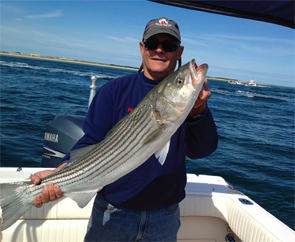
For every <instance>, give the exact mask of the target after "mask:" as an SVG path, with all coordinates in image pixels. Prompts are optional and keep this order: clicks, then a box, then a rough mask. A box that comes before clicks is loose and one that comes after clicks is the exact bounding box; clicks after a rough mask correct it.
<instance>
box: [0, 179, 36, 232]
mask: <svg viewBox="0 0 295 242" xmlns="http://www.w3.org/2000/svg"><path fill="white" fill-rule="evenodd" d="M27 184H28V183H27V182H13V183H1V184H0V207H1V209H2V226H1V231H3V230H5V229H7V228H8V227H10V226H11V225H12V224H14V223H15V222H16V221H17V220H18V219H19V218H20V217H21V216H22V215H23V214H24V213H25V212H26V211H27V210H29V209H30V208H31V207H32V205H33V202H32V201H29V200H28V197H27V195H26V189H27Z"/></svg>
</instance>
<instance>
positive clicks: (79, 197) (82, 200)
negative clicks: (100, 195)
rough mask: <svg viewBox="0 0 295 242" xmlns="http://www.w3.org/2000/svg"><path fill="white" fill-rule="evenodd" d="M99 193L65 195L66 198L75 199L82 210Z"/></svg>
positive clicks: (70, 193) (71, 193)
mask: <svg viewBox="0 0 295 242" xmlns="http://www.w3.org/2000/svg"><path fill="white" fill-rule="evenodd" d="M96 193H97V191H93V190H90V191H86V192H85V191H84V192H69V193H64V195H65V196H67V197H69V198H71V199H73V200H74V201H75V202H76V203H77V204H78V206H79V207H80V208H84V207H85V206H86V205H87V204H88V203H89V202H90V200H91V199H92V198H93V197H94V196H95V194H96Z"/></svg>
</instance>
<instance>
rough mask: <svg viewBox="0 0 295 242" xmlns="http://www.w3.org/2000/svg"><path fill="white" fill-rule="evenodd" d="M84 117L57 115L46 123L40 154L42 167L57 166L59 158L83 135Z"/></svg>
mask: <svg viewBox="0 0 295 242" xmlns="http://www.w3.org/2000/svg"><path fill="white" fill-rule="evenodd" d="M84 119H85V117H82V116H69V115H58V116H56V117H55V118H54V120H53V121H50V122H49V123H48V124H47V125H46V131H45V135H44V145H43V154H42V166H43V167H58V166H59V162H60V160H61V159H62V158H63V157H64V156H65V155H66V154H67V153H68V152H69V151H70V150H71V148H72V147H73V145H74V144H76V142H77V141H78V140H79V139H80V138H81V137H82V136H83V135H84V132H83V130H82V126H83V121H84Z"/></svg>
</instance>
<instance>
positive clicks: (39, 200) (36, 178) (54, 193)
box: [31, 163, 67, 208]
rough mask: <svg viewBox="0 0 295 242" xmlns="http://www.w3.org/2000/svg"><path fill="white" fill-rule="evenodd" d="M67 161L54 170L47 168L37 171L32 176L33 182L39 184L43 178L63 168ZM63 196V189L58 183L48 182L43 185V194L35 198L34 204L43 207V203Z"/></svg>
mask: <svg viewBox="0 0 295 242" xmlns="http://www.w3.org/2000/svg"><path fill="white" fill-rule="evenodd" d="M66 164H67V163H63V164H61V165H60V166H59V167H57V168H55V169H54V170H45V171H40V172H36V173H35V174H34V175H33V176H32V177H31V182H32V183H34V184H36V185H39V184H40V183H41V180H42V179H44V178H45V177H47V176H49V175H51V174H53V173H55V172H57V171H59V170H61V168H62V167H63V166H65V165H66ZM62 196H63V193H62V191H61V190H60V188H59V186H58V185H54V184H52V183H48V184H47V185H46V186H44V187H43V190H42V194H40V195H37V196H36V197H35V200H34V206H35V207H37V208H41V207H42V205H43V203H48V202H50V201H54V200H57V199H59V198H61V197H62Z"/></svg>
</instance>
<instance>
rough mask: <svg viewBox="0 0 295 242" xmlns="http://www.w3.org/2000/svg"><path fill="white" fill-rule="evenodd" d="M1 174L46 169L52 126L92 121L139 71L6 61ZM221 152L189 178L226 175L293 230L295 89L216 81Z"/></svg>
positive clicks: (193, 167)
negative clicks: (102, 93) (64, 118)
mask: <svg viewBox="0 0 295 242" xmlns="http://www.w3.org/2000/svg"><path fill="white" fill-rule="evenodd" d="M0 64H1V65H0V66H1V166H3V167H19V166H22V167H32V166H41V161H42V150H43V148H42V147H43V138H44V132H45V126H46V123H48V122H49V121H51V120H53V118H54V117H55V116H56V115H59V114H68V115H84V116H85V115H86V113H87V106H88V97H89V92H90V89H89V85H90V84H91V82H90V77H91V76H92V75H96V76H98V80H97V83H96V84H97V86H98V87H100V86H102V85H103V84H104V83H106V82H108V81H109V80H111V79H113V78H116V77H118V76H122V75H128V74H132V73H134V72H133V71H128V70H121V69H115V68H103V67H97V66H90V65H81V64H72V63H64V62H55V61H45V60H35V59H26V58H15V57H7V56H1V62H0ZM209 88H210V90H211V92H212V97H211V98H210V100H209V101H208V105H209V107H210V109H211V111H212V114H213V117H214V119H215V122H216V125H217V129H218V134H219V145H218V149H217V150H216V151H215V152H214V153H213V154H212V155H211V156H209V157H207V158H204V159H198V160H190V159H187V168H188V172H190V173H195V174H208V175H219V176H222V177H223V178H225V179H226V180H227V181H228V182H230V183H231V184H232V185H234V186H235V187H236V189H238V190H240V191H242V192H243V193H245V194H246V195H248V196H249V197H250V198H252V199H253V200H255V201H256V202H257V203H258V204H259V205H260V206H262V207H263V208H265V209H266V210H267V211H269V212H270V213H272V214H273V215H274V216H276V217H277V218H278V219H280V220H281V221H283V222H284V223H285V224H287V225H288V226H289V227H291V228H292V229H294V228H295V224H294V201H295V200H294V152H295V132H294V131H295V123H294V119H295V118H294V117H295V89H293V88H283V87H273V86H267V87H246V86H243V85H231V84H228V83H226V82H222V81H216V80H211V79H209Z"/></svg>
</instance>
